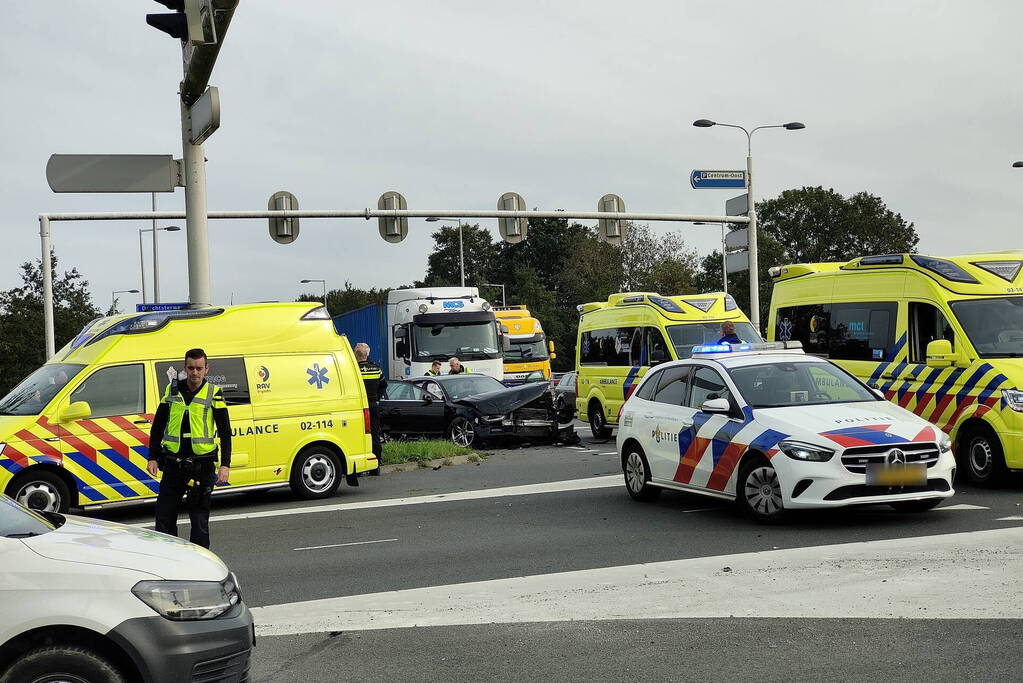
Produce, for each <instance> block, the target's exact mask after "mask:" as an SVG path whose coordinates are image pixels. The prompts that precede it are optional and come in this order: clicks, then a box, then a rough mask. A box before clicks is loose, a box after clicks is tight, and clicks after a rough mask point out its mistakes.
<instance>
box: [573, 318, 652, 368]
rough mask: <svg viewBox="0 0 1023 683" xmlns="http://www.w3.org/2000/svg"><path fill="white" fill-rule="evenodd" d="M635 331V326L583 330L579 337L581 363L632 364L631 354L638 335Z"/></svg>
mask: <svg viewBox="0 0 1023 683" xmlns="http://www.w3.org/2000/svg"><path fill="white" fill-rule="evenodd" d="M635 332H636V328H635V327H612V328H606V329H601V330H588V331H586V332H583V333H582V335H580V339H579V364H580V365H613V366H628V365H632V364H633V363H632V362H631V358H630V356H631V355H632V353H631V352H632V346H633V341H634V337H636V335H635ZM639 338H640V337H636V339H639ZM637 353H638V349H637Z"/></svg>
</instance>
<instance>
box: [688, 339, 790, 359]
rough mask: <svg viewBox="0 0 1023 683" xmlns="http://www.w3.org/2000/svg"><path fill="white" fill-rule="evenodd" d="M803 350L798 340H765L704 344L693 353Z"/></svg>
mask: <svg viewBox="0 0 1023 683" xmlns="http://www.w3.org/2000/svg"><path fill="white" fill-rule="evenodd" d="M795 350H799V351H802V350H803V343H802V342H798V341H780V342H763V343H760V344H702V345H700V346H694V347H693V355H694V356H695V355H696V354H698V353H739V352H743V351H745V352H747V353H748V352H750V351H795Z"/></svg>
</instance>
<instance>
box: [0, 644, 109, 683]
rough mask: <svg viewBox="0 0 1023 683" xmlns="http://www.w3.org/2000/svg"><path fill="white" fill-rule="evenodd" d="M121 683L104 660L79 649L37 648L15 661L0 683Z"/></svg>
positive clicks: (67, 647) (107, 661) (55, 646)
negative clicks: (58, 682)
mask: <svg viewBox="0 0 1023 683" xmlns="http://www.w3.org/2000/svg"><path fill="white" fill-rule="evenodd" d="M49 681H70V682H71V683H124V676H122V675H121V672H120V671H118V670H117V668H116V667H115V666H114V665H113V664H112V663H111V662H110V661H109V660H107V659H106V658H105V657H103V656H101V655H99V654H97V653H95V652H93V651H92V650H87V649H85V648H83V647H70V646H63V645H54V646H48V647H39V648H36V649H34V650H30V651H29V652H28V653H26V654H25V655H23V656H22V657H21V658H19V659H17V660H16V661H15V662H14V664H12V665H11V666H10V668H8V669H7V671H5V672H3V675H2V676H0V683H44V682H49Z"/></svg>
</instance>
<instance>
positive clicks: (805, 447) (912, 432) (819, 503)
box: [617, 342, 955, 522]
mask: <svg viewBox="0 0 1023 683" xmlns="http://www.w3.org/2000/svg"><path fill="white" fill-rule="evenodd" d="M617 444H618V454H619V456H620V458H621V462H622V468H623V470H624V473H625V486H626V488H627V489H628V492H629V494H630V495H631V496H632V497H633V498H635V499H636V500H652V499H654V498H656V497H657V495H658V494H660V492H661V490H662V489H677V490H681V491H692V492H696V493H702V494H706V495H709V496H715V497H717V498H723V499H727V500H737V501H738V502H739V504H740V505H741V506H742V507H743V508H744V509H745V510H746V511H747V512H748V513H749V514H750V515H751V516H752V517H753V518H754V519H756V520H758V521H762V522H770V521H778V520H780V519H781V518H782V517H783V516H784V514H785V512H786V511H787V510H792V509H798V508H823V507H838V506H845V505H860V504H868V503H888V504H890V505H891V506H892V507H894V508H895V509H896V510H902V511H922V510H928V509H930V508H932V507H934V506H935V505H937V504H938V503H939V502H941V500H942V499H943V498H948V497H949V496H951V495H952V494H953V493H954V491H953V488H952V480H953V476H954V474H955V459H954V457H953V455H952V444H951V441H950V440H949V437H948V436H947V435H946V434H944V433H943V432H941V431H940V430H939V429H938V428H937V427H935V426H934V425H932V424H931V423H929V422H927V421H925V420H922V419H921V418H919V417H917V416H916V415H914V414H913V413H911V412H909V411H908V410H904V409H903V408H900V407H899V406H897V405H895V404H894V403H890V402H888V401H886V400H884V399H883V398H881V397H880V396H878V395H877V394H876V393H874V392H873V391H872V390H871V389H869V388H868V387H867V386H866V385H864V384H863V383H862V382H860V381H859V380H858V379H856V378H855V377H853V376H852V375H850V374H849V373H848V372H846V371H845V370H843V369H842V368H840V367H838V366H837V365H835V364H833V363H831V362H829V361H827V360H823V359H821V358H817V357H815V356H807V355H804V354H803V351H802V346H801V345H800V344H799V342H774V343H766V344H737V345H734V346H730V345H728V344H721V345H711V346H697V347H694V349H693V355H692V357H691V358H689V359H686V360H682V361H674V362H671V363H665V364H663V365H660V366H657V367H655V368H653V369H651V370H650V371H649V372H648V373H647V374H646V376H645V377H644V378H643V381H642V382H641V383H640V384H639V386H638V387H637V388H636V391H635V393H634V394H633V395H632V396H631V397H630V398H629V400H628V401H627V402H626V403H625V405H624V406H623V408H622V413H621V416H620V419H619V429H618V437H617Z"/></svg>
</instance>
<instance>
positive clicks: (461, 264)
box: [426, 216, 465, 287]
mask: <svg viewBox="0 0 1023 683" xmlns="http://www.w3.org/2000/svg"><path fill="white" fill-rule="evenodd" d="M454 220H456V221H458V271H459V273H461V276H462V277H461V280H462V286H463V287H465V252H464V250H463V249H462V219H461V218H456V219H454ZM438 221H441V222H444V223H451V222H453V220H452V219H450V218H437V217H436V216H430V217H429V218H427V219H426V222H427V223H436V222H438Z"/></svg>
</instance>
